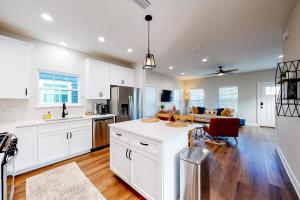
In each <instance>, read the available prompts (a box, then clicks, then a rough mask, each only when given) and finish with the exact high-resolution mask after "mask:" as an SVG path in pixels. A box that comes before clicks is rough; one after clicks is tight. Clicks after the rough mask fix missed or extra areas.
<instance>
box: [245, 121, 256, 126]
mask: <svg viewBox="0 0 300 200" xmlns="http://www.w3.org/2000/svg"><path fill="white" fill-rule="evenodd" d="M246 126H254V127H258V124H257V123H255V122H249V123H248V122H247V121H246Z"/></svg>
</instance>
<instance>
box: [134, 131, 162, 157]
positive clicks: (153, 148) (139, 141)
mask: <svg viewBox="0 0 300 200" xmlns="http://www.w3.org/2000/svg"><path fill="white" fill-rule="evenodd" d="M130 144H131V146H134V147H136V148H138V149H141V150H144V151H146V152H149V153H151V154H153V155H157V156H160V148H161V145H160V143H158V142H154V141H152V140H149V139H146V138H144V137H141V136H137V135H132V137H131V139H130Z"/></svg>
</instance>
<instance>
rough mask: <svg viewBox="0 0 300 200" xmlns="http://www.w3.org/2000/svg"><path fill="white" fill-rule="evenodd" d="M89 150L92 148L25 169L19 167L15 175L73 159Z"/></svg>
mask: <svg viewBox="0 0 300 200" xmlns="http://www.w3.org/2000/svg"><path fill="white" fill-rule="evenodd" d="M89 152H91V150H83V151H80V152H78V153H75V154H72V155H68V156H65V157H63V158H59V159H55V160H51V161H47V162H43V163H37V164H35V165H33V166H30V167H26V168H23V169H17V170H16V171H15V175H16V176H17V175H20V174H24V173H26V172H30V171H33V170H36V169H39V168H42V167H45V166H48V165H51V164H54V163H57V162H60V161H64V160H68V159H71V158H74V157H77V156H80V155H83V154H86V153H89Z"/></svg>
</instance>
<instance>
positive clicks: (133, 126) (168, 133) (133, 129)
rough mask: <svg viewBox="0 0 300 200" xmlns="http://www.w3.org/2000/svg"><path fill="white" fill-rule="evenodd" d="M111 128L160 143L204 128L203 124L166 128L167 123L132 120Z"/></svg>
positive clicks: (111, 125) (112, 125)
mask: <svg viewBox="0 0 300 200" xmlns="http://www.w3.org/2000/svg"><path fill="white" fill-rule="evenodd" d="M109 126H110V127H113V128H117V129H121V130H124V131H128V132H130V133H133V134H136V135H140V136H143V137H146V138H149V139H153V140H156V141H158V142H165V141H167V140H169V139H170V138H174V137H176V136H178V135H182V134H188V132H189V131H190V130H193V129H194V128H197V127H203V125H202V124H199V123H194V124H189V125H188V126H187V127H182V128H174V127H168V126H166V121H159V122H155V123H144V122H141V120H132V121H126V122H120V123H115V124H109Z"/></svg>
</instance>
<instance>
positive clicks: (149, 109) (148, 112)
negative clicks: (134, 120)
mask: <svg viewBox="0 0 300 200" xmlns="http://www.w3.org/2000/svg"><path fill="white" fill-rule="evenodd" d="M156 110H157V109H156V88H155V87H154V86H148V87H146V90H145V117H153V116H154V115H155V113H156Z"/></svg>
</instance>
